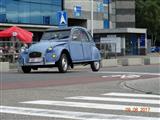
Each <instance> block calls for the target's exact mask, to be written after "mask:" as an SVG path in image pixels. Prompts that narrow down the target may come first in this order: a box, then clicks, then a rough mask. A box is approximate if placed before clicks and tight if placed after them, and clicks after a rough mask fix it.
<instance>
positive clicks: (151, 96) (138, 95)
mask: <svg viewBox="0 0 160 120" xmlns="http://www.w3.org/2000/svg"><path fill="white" fill-rule="evenodd" d="M102 95H106V96H117V97H118V96H119V97H134V98H135V97H140V98H142V97H143V98H160V95H150V94H133V93H105V94H102Z"/></svg>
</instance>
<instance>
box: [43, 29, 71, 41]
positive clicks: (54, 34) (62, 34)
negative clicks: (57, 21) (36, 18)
mask: <svg viewBox="0 0 160 120" xmlns="http://www.w3.org/2000/svg"><path fill="white" fill-rule="evenodd" d="M69 36H70V30H57V31H47V32H45V33H44V34H43V36H42V40H57V39H59V40H61V39H66V38H69Z"/></svg>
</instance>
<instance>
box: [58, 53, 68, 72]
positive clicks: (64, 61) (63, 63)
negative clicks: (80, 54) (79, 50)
mask: <svg viewBox="0 0 160 120" xmlns="http://www.w3.org/2000/svg"><path fill="white" fill-rule="evenodd" d="M58 70H59V72H60V73H65V72H67V70H68V57H67V55H66V54H65V53H63V54H62V55H61V57H60V59H59V62H58Z"/></svg>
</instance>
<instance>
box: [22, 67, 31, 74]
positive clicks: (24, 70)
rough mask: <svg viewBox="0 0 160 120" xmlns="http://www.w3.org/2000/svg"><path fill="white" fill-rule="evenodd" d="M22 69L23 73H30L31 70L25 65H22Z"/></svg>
mask: <svg viewBox="0 0 160 120" xmlns="http://www.w3.org/2000/svg"><path fill="white" fill-rule="evenodd" d="M22 71H23V72H24V73H30V72H31V68H30V67H27V66H22Z"/></svg>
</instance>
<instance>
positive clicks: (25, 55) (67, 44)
mask: <svg viewBox="0 0 160 120" xmlns="http://www.w3.org/2000/svg"><path fill="white" fill-rule="evenodd" d="M100 60H101V56H100V52H99V50H98V49H97V48H96V46H95V43H94V41H93V39H92V36H91V34H90V33H89V32H88V31H87V30H86V29H85V28H83V27H68V28H60V29H50V30H47V31H46V32H45V33H44V34H43V36H42V39H41V40H40V42H38V43H36V44H32V45H31V46H30V47H29V48H26V49H25V50H24V51H23V52H21V53H20V55H19V60H18V62H19V65H20V67H21V68H22V71H23V72H24V73H29V72H31V69H34V70H37V69H38V68H48V67H58V70H59V72H62V73H64V72H67V70H68V67H69V66H70V67H71V68H74V64H85V65H86V64H90V66H91V69H92V71H98V70H99V69H100Z"/></svg>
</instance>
